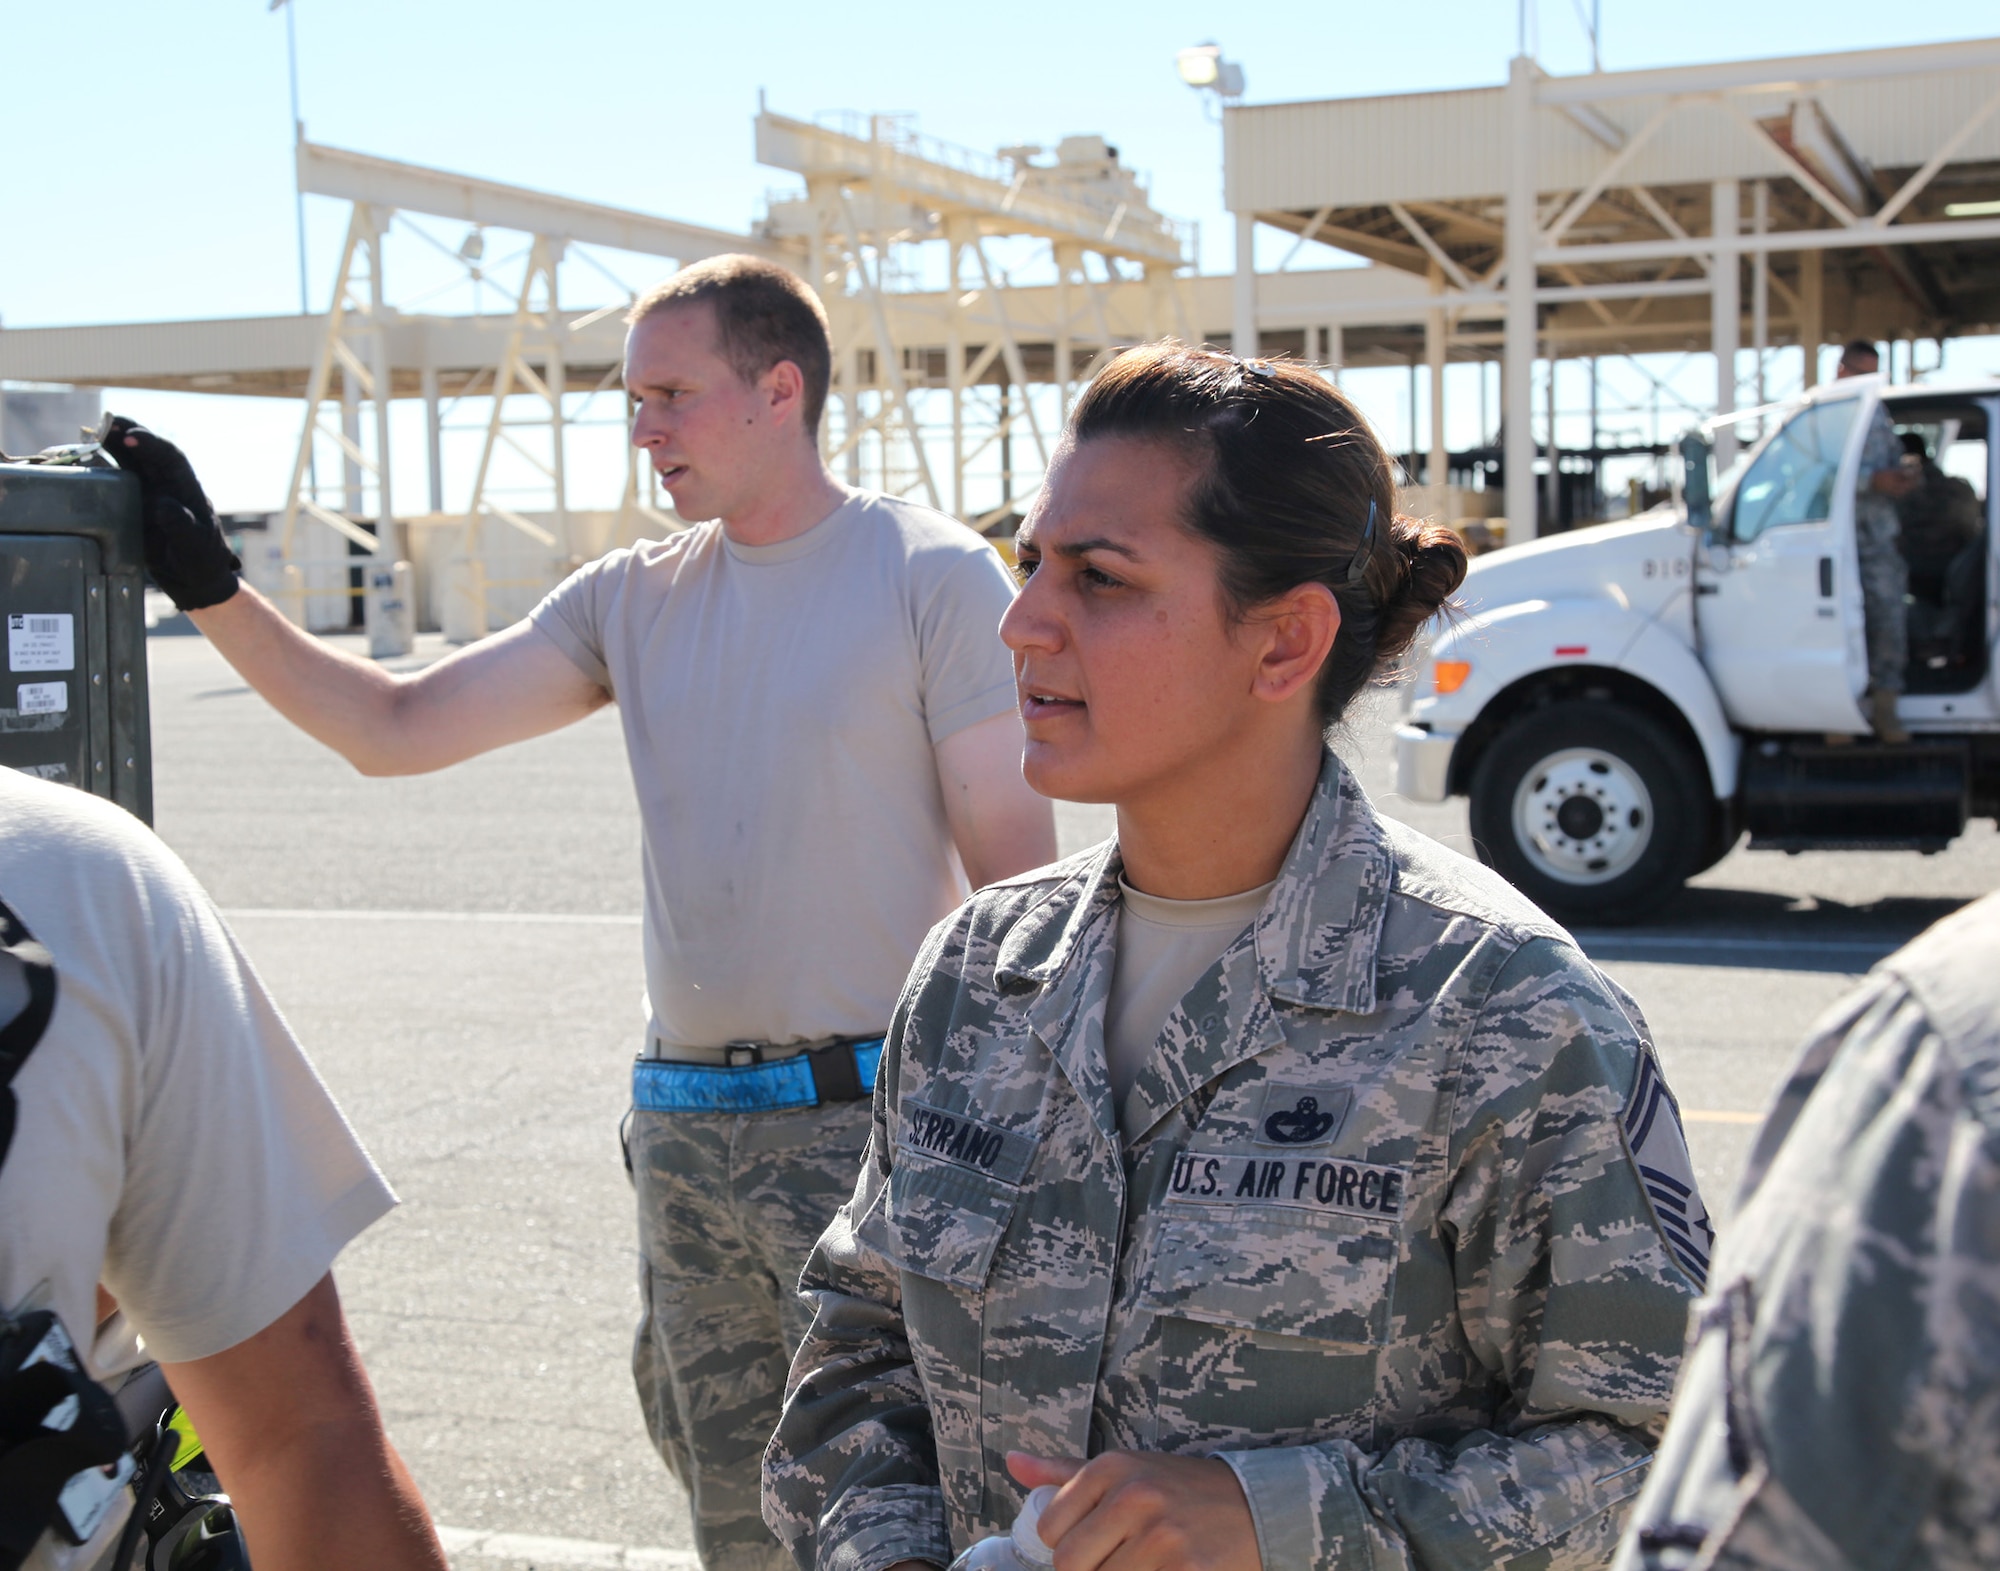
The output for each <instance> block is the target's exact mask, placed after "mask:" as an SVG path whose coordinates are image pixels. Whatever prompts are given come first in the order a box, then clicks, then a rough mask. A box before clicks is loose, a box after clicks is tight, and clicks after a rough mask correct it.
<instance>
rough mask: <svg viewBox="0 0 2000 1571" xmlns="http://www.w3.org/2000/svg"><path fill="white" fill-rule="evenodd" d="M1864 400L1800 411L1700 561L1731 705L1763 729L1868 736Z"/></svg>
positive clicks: (1700, 623) (1745, 481) (1753, 465)
mask: <svg viewBox="0 0 2000 1571" xmlns="http://www.w3.org/2000/svg"><path fill="white" fill-rule="evenodd" d="M1863 407H1864V400H1863V399H1861V398H1857V397H1846V398H1835V399H1828V400H1826V401H1825V402H1823V403H1815V404H1809V405H1807V406H1806V407H1805V408H1804V409H1802V410H1800V411H1799V412H1798V413H1797V414H1796V415H1794V416H1792V418H1791V420H1790V421H1789V422H1788V423H1787V424H1786V425H1785V427H1784V428H1783V429H1782V430H1781V431H1779V432H1778V434H1777V435H1776V436H1774V437H1773V438H1772V439H1771V440H1770V441H1769V442H1768V443H1767V444H1766V445H1765V446H1764V448H1763V450H1762V451H1761V452H1759V453H1758V454H1757V455H1756V457H1754V458H1753V459H1752V460H1751V462H1750V466H1749V468H1748V469H1746V470H1745V471H1744V473H1743V477H1742V478H1741V480H1739V481H1738V482H1737V485H1736V489H1735V491H1734V493H1733V494H1732V495H1731V496H1730V498H1729V499H1728V500H1727V502H1726V503H1725V504H1724V506H1723V507H1722V508H1721V509H1720V510H1718V513H1717V517H1716V521H1715V528H1714V530H1713V532H1712V534H1711V536H1710V538H1709V540H1708V541H1707V542H1705V543H1704V544H1703V545H1702V546H1701V547H1700V548H1699V549H1698V551H1697V553H1696V558H1695V628H1696V632H1697V633H1698V635H1699V639H1700V649H1701V657H1702V663H1703V664H1704V665H1706V666H1707V668H1708V673H1709V676H1710V678H1711V679H1712V680H1713V681H1714V683H1715V686H1716V691H1717V692H1718V693H1720V694H1721V697H1722V704H1723V708H1724V709H1725V710H1726V711H1727V713H1728V715H1729V718H1730V719H1731V720H1732V721H1733V722H1734V723H1735V724H1737V725H1739V726H1742V727H1743V728H1744V729H1746V730H1752V731H1834V732H1846V733H1859V732H1862V731H1865V730H1866V729H1867V726H1866V724H1865V722H1864V721H1863V720H1862V718H1861V710H1860V707H1859V705H1858V704H1857V703H1856V701H1855V695H1856V694H1857V693H1859V692H1860V691H1861V688H1862V685H1863V683H1864V680H1865V671H1864V669H1863V668H1862V666H1861V665H1860V664H1859V663H1858V649H1859V641H1858V640H1850V639H1849V637H1848V630H1849V624H1850V622H1852V623H1853V625H1854V626H1856V627H1858V626H1859V622H1858V620H1856V619H1858V618H1859V616H1860V614H1861V612H1860V605H1861V601H1860V594H1859V588H1858V586H1857V585H1855V584H1854V583H1852V582H1851V580H1852V578H1853V575H1854V566H1853V564H1854V562H1855V555H1854V547H1853V543H1852V539H1851V537H1852V535H1853V529H1854V498H1853V494H1852V493H1853V489H1854V482H1853V479H1852V467H1851V465H1850V464H1849V463H1848V462H1847V461H1846V460H1847V458H1848V452H1849V449H1850V448H1851V447H1852V446H1853V445H1854V439H1855V437H1856V434H1857V428H1856V421H1857V419H1858V418H1859V416H1860V413H1861V411H1862V409H1863Z"/></svg>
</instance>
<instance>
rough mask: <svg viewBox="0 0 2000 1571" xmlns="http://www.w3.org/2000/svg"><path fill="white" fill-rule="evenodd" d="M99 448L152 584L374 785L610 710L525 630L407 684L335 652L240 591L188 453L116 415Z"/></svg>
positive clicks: (284, 710) (405, 678) (274, 702)
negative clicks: (138, 508)
mask: <svg viewBox="0 0 2000 1571" xmlns="http://www.w3.org/2000/svg"><path fill="white" fill-rule="evenodd" d="M104 451H105V452H106V453H108V454H109V455H110V456H111V457H112V459H113V460H115V461H116V462H117V464H118V466H119V467H120V468H122V469H124V470H125V471H126V472H127V473H128V474H131V475H133V476H135V477H136V478H137V479H138V481H139V487H140V491H141V493H142V498H143V500H142V509H143V517H144V523H145V541H146V569H147V571H148V572H150V573H151V574H152V575H153V581H154V582H155V583H157V584H158V585H159V586H160V587H161V588H162V589H164V590H165V591H166V592H167V594H168V595H169V596H170V597H171V598H172V600H173V602H174V604H175V605H177V606H178V607H180V609H181V610H183V611H185V612H187V613H188V615H189V616H191V617H192V618H193V619H194V624H195V626H196V627H198V628H200V629H201V630H202V632H203V633H204V634H205V635H207V637H208V641H209V642H210V643H212V644H214V645H215V647H216V648H217V649H219V650H220V651H221V652H222V657H223V658H224V659H225V660H227V661H228V662H229V663H230V664H231V665H232V666H234V667H235V668H236V670H237V673H238V674H239V675H240V676H242V678H243V680H244V681H246V682H248V683H249V684H250V685H251V686H252V687H254V688H255V689H256V690H257V691H258V692H259V693H262V694H263V695H264V697H265V698H266V699H268V700H269V701H270V704H271V707H272V708H274V709H276V710H277V711H278V713H279V714H281V715H283V716H284V717H285V718H286V719H287V720H289V721H291V722H292V724H294V725H295V726H297V727H298V728H299V729H300V730H302V731H304V732H305V733H306V734H307V735H309V736H311V737H314V738H315V739H317V740H318V741H321V742H324V743H325V744H326V745H327V746H328V747H330V748H332V749H333V750H334V751H335V752H336V753H338V754H340V755H341V757H343V758H345V759H346V760H347V761H348V762H349V763H351V764H353V765H354V767H355V768H356V769H359V770H360V771H361V772H362V773H363V774H365V775H413V774H422V773H424V772H425V771H427V770H431V769H442V768H444V767H445V765H447V764H455V763H457V762H459V761H460V760H461V759H466V758H471V757H472V756H473V755H474V754H477V753H484V752H487V751H489V750H490V749H492V748H496V747H500V746H503V745H504V744H506V743H508V742H519V741H522V740H523V739H525V738H527V737H531V736H540V735H542V734H543V733H544V732H547V731H554V730H556V729H557V728H558V727H560V726H565V725H568V724H570V723H571V722H572V721H575V720H581V719H582V718H583V717H584V716H585V715H587V714H589V713H590V712H591V711H592V710H593V709H598V708H601V707H602V706H603V705H605V704H606V703H608V702H610V697H609V695H608V694H607V693H606V692H605V691H604V689H603V688H602V687H600V686H599V685H598V684H597V683H596V682H594V681H592V680H591V679H590V678H589V677H588V676H586V675H584V674H583V672H581V671H579V670H578V669H577V668H576V666H575V665H574V664H572V663H571V661H570V660H569V659H568V657H567V656H565V655H564V654H563V653H562V652H561V651H560V650H558V649H557V648H556V647H555V646H554V645H553V644H551V643H550V642H549V640H548V639H547V638H546V637H544V636H543V635H542V634H540V633H537V632H536V631H535V630H534V629H533V628H531V627H530V626H528V625H527V624H526V623H525V622H524V623H521V624H519V625H518V626H515V627H511V628H508V629H507V630H506V631H505V632H502V633H500V634H499V635H497V636H496V637H493V638H487V639H482V640H481V641H480V642H478V643H476V644H472V645H470V646H468V647H467V648H465V649H461V650H460V651H458V652H457V653H456V654H454V655H452V656H451V657H450V658H448V659H445V660H442V661H440V662H438V664H436V665H434V666H432V667H430V668H429V669H427V670H424V671H418V672H414V673H411V674H408V675H399V674H397V673H395V672H392V671H385V670H383V669H382V668H381V667H380V666H377V665H375V664H373V663H372V662H370V661H366V660H359V659H356V658H355V657H354V656H352V655H348V654H345V653H343V652H341V651H340V650H337V649H334V648H332V647H331V646H329V645H327V644H324V643H322V642H320V640H318V639H316V638H313V637H311V636H310V635H309V634H307V633H305V632H303V631H301V630H300V629H299V628H297V627H295V626H293V625H292V623H291V622H289V621H287V620H286V618H285V617H284V616H283V615H282V614H281V613H280V612H279V610H278V608H277V607H276V606H274V605H272V604H271V602H270V601H268V600H266V599H265V598H264V597H263V596H262V595H260V594H258V593H257V591H256V590H254V589H252V588H251V587H250V586H249V585H248V584H246V583H244V582H243V581H242V578H241V576H240V569H241V567H242V564H241V563H240V562H238V561H237V559H236V555H235V553H234V552H233V551H231V550H230V549H229V541H228V539H227V538H226V537H225V536H224V535H223V533H222V527H221V525H220V523H219V522H218V521H217V519H216V516H215V508H214V507H213V506H212V505H211V504H210V502H209V500H208V495H207V493H206V492H204V491H203V490H202V488H201V481H200V480H199V479H197V478H196V477H195V472H194V466H193V465H192V464H190V463H189V462H188V459H187V454H185V453H183V452H182V451H181V450H180V449H179V448H178V447H176V446H174V444H173V443H171V442H169V441H167V440H166V439H165V438H164V437H161V436H157V435H155V434H154V433H153V432H151V431H148V430H147V429H146V428H145V427H144V426H141V425H135V424H134V423H133V422H132V421H130V420H127V419H124V418H123V417H121V416H117V415H114V416H112V417H111V419H110V421H109V422H108V423H107V428H106V430H105V434H104Z"/></svg>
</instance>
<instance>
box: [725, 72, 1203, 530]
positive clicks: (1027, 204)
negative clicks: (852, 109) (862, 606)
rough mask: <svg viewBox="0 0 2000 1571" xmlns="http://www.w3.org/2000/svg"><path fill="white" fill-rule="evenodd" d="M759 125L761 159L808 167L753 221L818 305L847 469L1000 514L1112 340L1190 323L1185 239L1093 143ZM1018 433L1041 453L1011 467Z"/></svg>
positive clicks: (1034, 473) (833, 448) (1019, 497)
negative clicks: (961, 140)
mask: <svg viewBox="0 0 2000 1571" xmlns="http://www.w3.org/2000/svg"><path fill="white" fill-rule="evenodd" d="M756 129H757V157H758V159H759V161H760V162H762V163H764V164H767V165H770V166H773V167H775V168H780V169H786V170H790V171H792V172H793V173H795V174H797V175H799V176H801V177H802V178H803V180H804V190H803V191H801V192H797V193H795V194H789V195H786V196H783V197H779V198H776V199H774V200H772V201H771V203H770V204H769V209H768V213H767V216H766V218H765V220H764V222H763V224H762V225H760V226H759V227H760V231H761V233H762V234H763V235H764V237H765V238H767V239H768V240H770V241H771V242H772V243H774V244H776V245H779V246H781V247H783V248H785V249H786V251H787V253H788V254H789V255H790V256H792V257H793V258H795V259H796V263H797V264H798V265H800V266H801V267H802V269H803V271H804V274H805V276H806V277H807V278H808V279H809V280H810V281H811V282H812V283H813V284H814V286H815V287H816V288H817V289H818V291H819V293H820V296H821V298H822V299H823V300H824V301H825V302H826V305H827V309H828V315H829V318H830V320H831V325H832V329H833V339H834V368H835V369H834V385H833V396H832V400H831V411H832V412H831V415H830V418H829V419H828V421H827V423H826V426H825V427H824V432H823V435H824V441H825V447H826V454H827V458H828V460H829V462H831V463H832V464H834V465H835V466H836V468H838V469H840V470H841V471H843V472H844V473H845V474H846V476H847V478H848V480H849V481H850V482H852V483H855V484H867V485H871V486H873V487H875V488H877V489H880V490H884V491H890V492H895V493H901V494H912V495H916V496H918V497H919V498H920V499H922V500H923V501H926V502H928V503H929V504H930V505H931V506H933V507H937V508H941V509H945V510H947V511H950V512H952V513H954V514H956V515H957V516H958V517H960V518H963V519H965V520H966V521H967V522H969V523H971V524H972V525H973V527H975V528H979V529H986V528H991V527H993V526H994V525H995V524H996V523H999V522H1001V521H1003V520H1005V519H1007V518H1009V517H1010V516H1013V515H1014V514H1016V513H1017V512H1018V510H1019V508H1020V507H1021V505H1022V502H1023V500H1024V494H1025V492H1027V491H1030V490H1032V488H1033V487H1032V484H1030V483H1029V482H1031V481H1038V479H1039V475H1040V472H1041V469H1042V468H1043V467H1045V466H1046V464H1047V462H1048V454H1049V450H1050V447H1051V446H1052V444H1053V439H1054V428H1055V427H1056V426H1059V425H1060V423H1061V421H1062V419H1063V417H1064V416H1065V415H1066V414H1067V413H1068V409H1069V404H1070V400H1071V399H1072V397H1073V396H1074V394H1075V391H1076V389H1077V387H1078V386H1079V384H1080V383H1082V382H1084V381H1088V380H1089V378H1090V377H1091V376H1093V375H1094V374H1095V373H1096V370H1097V367H1098V366H1099V365H1100V364H1101V363H1102V362H1103V360H1104V359H1105V358H1106V357H1107V356H1108V355H1109V354H1111V353H1113V352H1115V350H1116V349H1117V348H1118V347H1120V346H1121V345H1124V344H1129V343H1133V342H1137V341H1139V340H1140V339H1142V338H1145V337H1152V336H1157V335H1158V334H1159V333H1162V332H1168V331H1178V332H1180V333H1181V334H1183V335H1184V336H1189V337H1197V336H1199V334H1198V332H1197V330H1196V328H1195V326H1194V318H1193V317H1192V315H1191V313H1190V309H1189V305H1190V302H1189V300H1188V298H1187V295H1186V292H1185V291H1184V290H1183V289H1181V288H1178V287H1177V285H1178V283H1179V278H1178V275H1179V273H1180V272H1181V270H1182V269H1183V268H1184V267H1186V266H1188V265H1189V264H1190V263H1191V261H1192V257H1191V255H1190V249H1191V248H1190V240H1189V233H1188V231H1187V229H1186V227H1185V226H1183V225H1180V224H1177V223H1175V222H1174V221H1172V220H1170V219H1168V218H1165V217H1163V216H1162V215H1161V214H1159V213H1158V212H1156V211H1154V209H1153V207H1152V205H1151V203H1150V202H1149V201H1148V200H1147V196H1146V191H1145V188H1144V186H1143V185H1141V183H1140V182H1139V180H1138V178H1137V177H1136V176H1135V175H1134V174H1133V173H1132V171H1131V170H1129V169H1127V168H1126V167H1125V166H1124V165H1123V164H1122V163H1121V162H1120V160H1119V157H1118V151H1117V149H1116V148H1114V147H1112V146H1110V145H1108V144H1107V143H1106V142H1105V141H1104V139H1103V138H1102V137H1098V136H1073V137H1067V138H1064V139H1063V141H1062V142H1060V143H1059V144H1058V145H1057V146H1056V147H1055V148H1054V149H1052V150H1046V151H1045V150H1044V149H1042V148H1039V147H1027V146H1023V147H1013V148H1008V149H1004V150H1003V151H1002V152H1001V153H1000V154H998V155H997V156H990V155H986V154H981V153H976V152H974V151H972V150H971V149H968V148H961V147H955V146H953V145H952V144H950V143H946V142H940V141H938V140H936V139H935V138H932V137H927V136H922V135H919V134H918V133H917V131H916V130H915V127H914V126H913V124H912V123H911V121H910V119H909V117H907V116H895V115H873V116H869V117H867V118H866V119H863V118H861V117H859V116H853V117H843V118H842V119H840V120H837V121H835V122H833V123H827V122H825V121H818V122H815V121H805V120H797V119H792V118H790V117H787V116H784V115H779V114H776V113H773V112H771V111H770V110H768V109H761V110H760V112H759V113H758V116H757V126H756ZM1114 295H1116V296H1117V297H1118V304H1117V306H1115V307H1114V305H1113V303H1112V298H1111V297H1112V296H1114ZM1135 306H1136V308H1137V309H1136V310H1135V309H1134V307H1135ZM1135 316H1136V318H1137V320H1136V322H1135V321H1134V320H1133V318H1134V317H1135ZM1135 329H1136V330H1135ZM1038 406H1041V407H1038ZM1023 435H1025V438H1026V440H1027V442H1028V443H1030V444H1032V447H1033V450H1034V462H1033V464H1032V465H1029V464H1026V463H1023V464H1020V465H1016V464H1015V462H1014V461H1013V456H1012V455H1013V451H1014V447H1015V444H1016V442H1017V441H1019V440H1021V438H1022V437H1023ZM982 481H983V482H984V483H983V484H982V483H981V482H982Z"/></svg>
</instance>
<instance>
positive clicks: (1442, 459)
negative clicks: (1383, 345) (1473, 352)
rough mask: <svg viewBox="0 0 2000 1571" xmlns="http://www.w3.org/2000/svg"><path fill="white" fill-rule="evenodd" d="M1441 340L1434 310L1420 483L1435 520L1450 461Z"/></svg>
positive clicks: (1440, 278)
mask: <svg viewBox="0 0 2000 1571" xmlns="http://www.w3.org/2000/svg"><path fill="white" fill-rule="evenodd" d="M1431 293H1432V294H1434V295H1441V294H1443V293H1444V270H1443V269H1442V268H1440V267H1439V266H1438V265H1437V263H1435V262H1433V263H1431ZM1445 340H1446V327H1445V319H1444V307H1443V306H1436V307H1434V308H1433V309H1432V310H1431V311H1429V312H1428V313H1427V314H1426V315H1425V317H1424V365H1425V368H1426V374H1427V375H1428V377H1429V378H1430V384H1431V386H1430V393H1431V451H1430V462H1429V468H1428V471H1427V473H1426V474H1425V476H1424V479H1425V480H1426V482H1428V484H1429V485H1430V487H1431V509H1432V511H1433V513H1435V515H1436V516H1437V517H1439V518H1442V517H1443V516H1444V515H1445V511H1446V509H1445V505H1444V488H1445V487H1446V486H1447V485H1449V484H1450V483H1451V474H1450V457H1449V454H1448V453H1447V452H1446V449H1445V440H1444V367H1445Z"/></svg>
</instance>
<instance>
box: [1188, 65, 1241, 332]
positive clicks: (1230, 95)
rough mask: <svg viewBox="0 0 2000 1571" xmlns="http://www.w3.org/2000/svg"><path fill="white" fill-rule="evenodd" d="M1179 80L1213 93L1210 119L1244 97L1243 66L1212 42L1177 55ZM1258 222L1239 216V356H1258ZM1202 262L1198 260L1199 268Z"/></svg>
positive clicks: (1208, 102)
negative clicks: (1221, 105)
mask: <svg viewBox="0 0 2000 1571" xmlns="http://www.w3.org/2000/svg"><path fill="white" fill-rule="evenodd" d="M1174 66H1175V68H1176V69H1177V70H1178V71H1179V72H1180V78H1181V80H1182V81H1183V82H1185V83H1187V85H1188V86H1189V87H1192V88H1193V89H1194V90H1195V91H1196V92H1198V93H1211V94H1213V95H1214V98H1213V99H1208V98H1204V99H1203V100H1202V104H1203V107H1204V108H1205V109H1206V110H1207V111H1208V115H1209V118H1210V119H1211V120H1222V115H1221V112H1220V110H1219V109H1218V108H1217V107H1216V104H1217V103H1218V102H1219V103H1221V104H1233V103H1235V102H1236V101H1237V100H1238V99H1240V98H1242V96H1243V67H1241V66H1240V65H1238V64H1236V62H1235V61H1233V60H1225V59H1223V58H1222V46H1221V45H1220V44H1217V43H1214V42H1212V41H1211V42H1209V43H1205V44H1195V45H1192V46H1191V47H1189V48H1187V49H1183V50H1181V51H1180V52H1179V53H1178V54H1176V55H1175V56H1174ZM1222 140H1223V164H1224V171H1223V194H1224V195H1225V197H1226V196H1227V195H1228V183H1229V182H1228V146H1229V126H1228V122H1227V121H1223V131H1222ZM1256 228H1257V221H1256V219H1255V217H1253V216H1252V215H1251V214H1249V213H1238V214H1237V215H1236V283H1235V289H1234V291H1233V296H1232V306H1231V313H1230V315H1231V321H1230V347H1231V348H1232V349H1234V350H1235V352H1236V353H1237V354H1239V355H1255V354H1256V353H1257V273H1256V246H1255V243H1254V242H1255V237H1256ZM1198 265H1199V260H1198V259H1197V266H1198Z"/></svg>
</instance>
